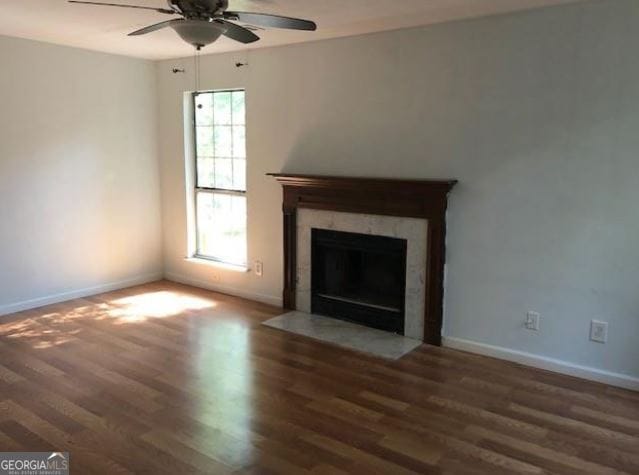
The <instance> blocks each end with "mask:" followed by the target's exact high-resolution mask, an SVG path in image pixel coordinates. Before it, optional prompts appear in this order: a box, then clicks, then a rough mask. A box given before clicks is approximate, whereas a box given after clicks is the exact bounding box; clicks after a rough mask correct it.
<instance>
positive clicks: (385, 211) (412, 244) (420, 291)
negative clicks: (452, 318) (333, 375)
mask: <svg viewBox="0 0 639 475" xmlns="http://www.w3.org/2000/svg"><path fill="white" fill-rule="evenodd" d="M271 175H272V176H274V177H275V178H276V179H277V180H278V181H279V182H280V183H281V184H282V186H283V191H284V196H283V201H282V211H283V217H284V222H283V225H284V226H283V238H284V289H283V293H282V296H283V306H284V308H286V309H290V310H297V311H299V312H303V313H310V312H312V311H316V312H318V307H317V306H316V302H315V300H314V294H315V293H314V292H313V289H312V280H313V279H314V276H313V275H312V272H311V264H312V262H311V261H312V250H311V247H312V229H313V228H316V229H326V230H331V231H340V232H345V233H353V234H358V233H362V234H367V235H377V236H384V237H389V238H398V239H400V240H401V239H404V240H406V241H408V246H407V247H408V249H407V251H406V258H405V267H406V273H405V275H406V281H405V289H404V294H405V300H404V303H403V307H402V303H401V302H397V300H394V304H393V303H391V304H390V305H389V302H387V301H386V300H385V301H384V302H382V303H381V304H379V303H378V302H370V301H369V302H368V304H369V308H370V307H371V305H370V304H372V305H378V306H380V307H388V310H391V309H392V310H397V309H400V310H402V311H403V313H404V318H403V332H402V333H403V334H404V335H405V336H407V337H409V338H414V339H418V340H423V341H425V342H427V343H430V344H433V345H439V344H441V330H442V318H443V297H444V270H445V257H446V208H447V204H448V193H449V191H450V190H451V189H452V188H453V187H454V186H455V184H456V183H457V181H456V180H394V179H380V178H350V177H330V176H317V175H296V174H271ZM330 252H334V251H330ZM334 265H335V264H334ZM340 272H341V273H342V274H345V271H340ZM349 272H351V273H353V271H349ZM333 285H334V283H333ZM330 288H331V289H334V288H333V287H330ZM338 290H339V292H338V293H337V294H335V293H330V292H321V293H322V294H324V295H325V296H326V295H328V296H329V297H332V298H330V299H328V300H331V301H332V302H333V303H335V302H336V301H340V300H338V299H337V298H335V297H339V298H340V299H341V303H345V304H349V303H351V304H356V303H357V304H361V302H360V300H361V298H360V297H357V298H353V297H352V294H350V293H349V292H351V291H352V290H348V289H347V290H346V291H344V289H339V287H338ZM369 290H370V289H369ZM397 292H398V291H397ZM384 293H387V292H384ZM395 295H397V294H395ZM387 297H388V296H387ZM389 298H390V297H389ZM352 300H355V302H351V301H352ZM324 303H326V302H324ZM397 304H399V305H397ZM360 307H361V306H360ZM322 312H323V313H327V312H326V311H325V310H323V311H322ZM318 313H319V312H318ZM339 313H340V314H343V312H342V311H340V312H339ZM342 318H349V319H355V317H354V316H353V313H350V314H349V315H348V316H346V317H342ZM396 325H397V324H396V323H395V324H394V326H393V328H394V329H393V330H392V331H398V328H397V326H396ZM400 328H401V327H400Z"/></svg>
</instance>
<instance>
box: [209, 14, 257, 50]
mask: <svg viewBox="0 0 639 475" xmlns="http://www.w3.org/2000/svg"><path fill="white" fill-rule="evenodd" d="M219 21H220V23H223V24H224V29H225V30H226V31H225V32H224V33H222V34H223V35H224V36H228V37H229V38H231V39H232V40H235V41H239V42H240V43H245V44H246V43H253V42H255V41H257V40H259V39H260V37H259V36H257V35H256V34H255V33H253V32H252V31H251V30H249V29H247V28H244V27H243V26H240V25H236V24H234V23H231V22H230V21H225V20H219Z"/></svg>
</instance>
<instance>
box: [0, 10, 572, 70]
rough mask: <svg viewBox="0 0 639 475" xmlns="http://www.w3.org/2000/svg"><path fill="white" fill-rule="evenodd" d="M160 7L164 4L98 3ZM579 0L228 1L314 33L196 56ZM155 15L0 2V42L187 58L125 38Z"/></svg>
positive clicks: (169, 47) (168, 47) (269, 36)
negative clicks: (311, 26)
mask: <svg viewBox="0 0 639 475" xmlns="http://www.w3.org/2000/svg"><path fill="white" fill-rule="evenodd" d="M99 1H109V2H111V3H131V4H137V5H145V6H152V7H165V6H166V2H165V1H164V0H99ZM574 1H579V0H392V1H389V0H230V9H233V10H239V11H242V10H244V11H256V12H267V13H276V14H279V15H286V16H294V17H299V18H306V19H309V20H313V21H315V22H316V23H317V24H318V31H316V32H297V31H288V30H268V31H267V30H264V31H258V32H257V34H258V35H259V36H261V38H262V40H261V41H259V42H258V43H254V44H252V45H249V46H244V45H241V44H240V43H236V42H235V41H232V40H229V39H226V38H222V39H220V40H219V41H218V42H216V43H214V44H213V45H210V46H208V47H207V48H205V49H204V50H203V53H204V54H209V53H219V52H226V51H236V50H240V49H246V48H251V49H252V48H256V47H265V46H275V45H283V44H290V43H299V42H304V41H315V40H319V39H325V38H337V37H342V36H352V35H359V34H364V33H371V32H375V31H384V30H395V29H400V28H410V27H415V26H421V25H428V24H433V23H441V22H445V21H451V20H458V19H462V18H471V17H478V16H485V15H492V14H497V13H504V12H509V11H516V10H524V9H529V8H537V7H542V6H549V5H559V4H563V3H571V2H574ZM167 18H168V17H167V16H166V15H163V14H161V13H156V12H153V11H145V10H133V9H124V8H110V7H97V6H95V7H94V6H85V5H73V4H69V3H67V2H66V0H0V35H7V36H16V37H20V38H29V39H34V40H39V41H46V42H50V43H57V44H62V45H68V46H75V47H80V48H86V49H91V50H96V51H104V52H108V53H116V54H123V55H127V56H135V57H140V58H148V59H168V58H177V57H184V56H190V55H192V54H193V49H192V47H191V46H189V45H187V44H186V43H184V42H183V41H182V40H181V39H180V38H179V37H178V36H177V34H176V33H175V32H173V30H171V29H165V30H161V31H158V32H154V33H151V34H148V35H146V36H139V37H127V36H126V35H127V33H129V32H131V31H133V30H136V29H138V28H141V27H144V26H147V25H150V24H153V23H157V22H160V21H164V20H166V19H167Z"/></svg>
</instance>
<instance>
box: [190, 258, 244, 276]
mask: <svg viewBox="0 0 639 475" xmlns="http://www.w3.org/2000/svg"><path fill="white" fill-rule="evenodd" d="M184 260H185V261H187V262H192V263H193V264H200V265H204V266H210V267H217V268H218V269H224V270H230V271H233V272H250V271H251V269H250V268H248V267H247V266H239V265H236V264H227V263H225V262H219V261H214V260H211V259H204V258H202V257H185V258H184Z"/></svg>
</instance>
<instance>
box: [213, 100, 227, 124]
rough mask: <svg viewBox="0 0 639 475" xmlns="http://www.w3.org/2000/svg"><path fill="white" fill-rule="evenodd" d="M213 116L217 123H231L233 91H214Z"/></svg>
mask: <svg viewBox="0 0 639 475" xmlns="http://www.w3.org/2000/svg"><path fill="white" fill-rule="evenodd" d="M213 118H214V120H215V124H216V125H231V93H230V92H215V93H213Z"/></svg>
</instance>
